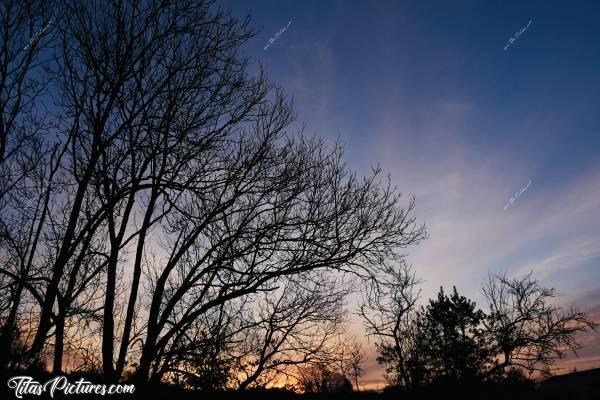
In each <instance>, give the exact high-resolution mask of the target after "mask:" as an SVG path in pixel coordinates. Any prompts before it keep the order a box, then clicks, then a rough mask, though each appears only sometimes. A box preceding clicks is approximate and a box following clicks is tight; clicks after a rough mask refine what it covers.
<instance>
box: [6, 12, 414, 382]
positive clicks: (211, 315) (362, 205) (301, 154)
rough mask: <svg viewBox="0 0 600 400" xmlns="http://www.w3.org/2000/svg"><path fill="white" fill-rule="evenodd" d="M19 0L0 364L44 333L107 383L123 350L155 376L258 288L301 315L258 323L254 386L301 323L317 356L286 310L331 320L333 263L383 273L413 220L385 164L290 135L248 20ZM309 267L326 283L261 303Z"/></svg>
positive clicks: (10, 56)
mask: <svg viewBox="0 0 600 400" xmlns="http://www.w3.org/2000/svg"><path fill="white" fill-rule="evenodd" d="M16 4H17V3H16V2H12V1H6V2H3V3H2V7H3V8H2V9H1V10H0V11H1V12H2V14H1V15H0V18H2V21H0V23H1V24H2V26H0V29H1V30H2V40H3V49H2V50H1V51H0V63H1V65H0V67H1V68H2V69H3V72H2V73H3V74H4V75H3V76H2V77H3V81H2V85H3V86H2V87H1V88H0V89H1V90H2V95H1V97H2V98H1V99H0V112H1V113H2V115H1V118H2V120H1V121H0V123H1V124H0V125H2V126H0V128H1V129H0V133H1V134H2V136H1V137H0V139H1V140H2V142H0V145H1V146H0V147H1V149H2V152H1V153H0V168H2V172H3V174H2V176H1V177H0V180H2V182H0V185H1V187H0V191H1V192H0V193H1V195H2V198H0V211H1V212H2V218H1V219H0V222H1V224H0V225H1V226H0V229H1V231H0V235H1V237H2V242H1V243H0V258H1V260H2V261H3V265H2V269H0V291H1V292H2V294H5V293H6V294H7V297H8V301H4V302H1V303H0V312H2V320H3V327H2V349H0V350H2V352H1V353H0V354H1V357H0V358H1V359H2V363H3V366H4V365H6V360H7V356H8V353H9V352H10V349H9V348H10V345H11V343H13V342H14V340H13V337H14V335H15V334H16V332H20V333H19V335H23V340H22V341H20V342H19V343H23V347H24V348H27V353H29V363H30V364H31V365H37V364H39V362H40V361H41V359H42V358H43V356H44V354H48V350H49V348H50V347H51V346H52V347H53V358H54V360H53V369H54V372H56V373H58V372H59V371H61V370H62V369H63V368H64V365H63V364H64V363H65V362H64V360H63V358H64V355H65V354H68V357H67V358H68V359H72V358H73V357H71V354H70V353H71V352H79V353H81V354H82V355H84V357H82V358H81V360H83V361H84V362H85V364H86V365H93V366H94V368H96V367H97V366H98V360H101V362H102V370H103V373H104V375H105V377H106V379H108V380H115V379H119V378H120V377H121V376H122V375H123V374H124V372H125V369H126V368H127V366H128V365H129V366H131V365H134V363H135V364H137V365H136V366H137V375H136V376H137V377H138V379H140V380H144V381H145V380H148V379H153V380H160V379H163V377H165V376H167V375H168V374H171V373H174V371H178V370H182V367H185V368H183V369H185V370H186V371H189V370H194V368H195V369H196V370H197V369H198V365H200V366H204V365H205V363H203V362H200V364H197V365H192V366H191V367H190V368H188V367H189V366H190V362H192V361H190V358H189V357H188V356H189V355H190V354H191V355H194V356H195V357H196V359H199V360H202V359H203V357H204V358H205V359H206V357H209V355H210V354H213V353H214V352H213V353H211V351H212V350H210V349H214V348H215V346H216V345H215V343H217V344H218V345H221V344H231V343H236V341H237V340H238V339H237V338H236V335H238V337H239V335H240V334H241V330H242V329H243V328H244V327H248V325H245V324H243V323H241V321H245V320H244V318H242V313H240V310H239V309H236V307H240V305H241V304H247V303H248V302H249V301H252V300H253V299H257V298H263V297H262V296H267V297H264V298H263V299H267V298H268V299H270V300H268V301H267V303H266V304H267V307H268V308H267V311H268V312H267V314H265V315H264V316H265V317H266V316H267V315H269V316H276V318H280V317H281V316H282V314H283V315H285V317H286V318H284V319H287V320H289V321H291V323H292V325H293V326H291V327H290V329H287V328H284V329H281V328H282V326H281V324H279V325H280V326H279V327H277V326H276V325H271V326H270V327H268V325H265V324H264V323H265V319H264V318H259V319H258V320H257V321H255V322H256V325H255V329H258V326H259V324H261V323H262V327H263V328H264V327H267V328H266V329H265V330H263V331H262V333H265V332H267V336H264V335H259V336H260V337H261V338H262V339H267V340H263V344H264V345H266V349H267V350H266V351H265V352H264V353H263V354H262V355H261V356H260V357H259V359H262V362H259V364H258V368H257V369H255V370H254V371H252V372H250V373H249V375H248V379H249V381H248V383H247V384H246V385H249V384H251V383H252V382H254V381H256V379H258V377H259V376H260V375H261V374H263V373H265V371H273V370H275V369H277V367H276V366H277V363H278V362H279V363H281V364H280V365H284V363H282V362H283V361H282V360H283V358H278V357H279V356H280V355H281V354H286V356H285V357H284V358H287V359H288V361H287V362H288V363H290V362H296V361H297V360H298V359H296V361H291V360H292V356H291V354H292V352H291V348H290V347H289V346H290V345H291V343H292V341H293V340H296V341H297V342H298V343H302V345H300V344H295V345H293V346H297V347H298V348H301V346H304V350H306V353H305V355H306V354H310V353H315V352H321V353H323V349H324V347H323V346H321V348H319V346H318V345H317V346H316V347H314V346H312V344H311V345H310V346H307V344H308V343H309V341H308V337H309V336H310V335H307V337H306V338H302V340H300V337H301V335H302V334H303V332H299V331H298V330H297V327H299V326H301V325H302V324H310V323H311V322H315V327H316V326H317V325H318V324H316V320H318V319H319V318H321V321H320V322H323V323H324V324H325V325H320V328H319V329H325V328H324V327H325V326H328V325H327V324H331V325H330V326H329V327H328V328H327V329H333V328H332V327H333V326H336V325H335V324H334V322H336V323H337V317H338V316H339V313H337V312H333V310H334V308H333V305H334V304H338V303H337V302H338V299H339V297H337V296H338V294H337V293H338V292H337V291H336V290H333V289H332V288H331V287H330V286H328V283H331V282H333V280H332V279H334V278H333V277H336V276H340V275H342V274H350V275H353V276H354V277H356V278H357V279H360V280H362V282H363V283H367V282H368V283H369V284H374V283H377V282H378V281H379V279H380V277H381V276H382V275H385V273H386V271H387V269H388V267H387V265H388V263H390V262H393V261H395V260H401V259H402V258H403V255H402V254H401V253H400V252H399V250H400V249H402V248H403V247H406V246H409V245H411V244H413V243H416V242H418V241H419V240H420V239H422V238H423V237H424V235H425V232H424V228H423V227H419V226H416V225H415V219H414V217H413V215H412V214H413V211H414V210H413V208H414V202H410V204H409V206H408V208H406V209H403V208H402V207H401V205H400V194H399V193H398V192H397V190H396V189H395V188H393V187H391V186H390V184H389V181H388V182H387V183H386V182H385V181H384V182H382V181H381V180H380V178H379V176H380V171H379V169H378V168H376V169H374V171H373V173H372V174H370V175H369V176H367V177H365V178H359V177H357V176H356V175H355V174H354V173H352V172H351V171H349V170H348V168H347V167H346V165H345V164H344V162H343V160H342V150H341V148H340V146H338V145H333V146H327V145H325V144H324V143H323V142H322V141H320V140H318V139H315V138H307V137H305V136H304V135H302V134H301V133H291V132H289V129H290V124H291V123H292V122H293V120H294V115H293V110H292V107H291V104H290V102H289V101H288V100H287V99H286V97H285V96H284V94H283V93H282V92H281V91H280V90H278V89H275V88H274V87H273V86H272V85H270V84H269V83H268V81H267V79H266V76H265V74H264V72H263V71H260V72H259V73H258V74H257V76H249V75H248V74H247V72H246V70H247V60H246V59H244V58H243V57H241V56H239V54H238V53H239V48H240V46H241V45H242V44H243V43H244V42H246V41H247V40H248V39H249V38H251V37H252V35H253V33H254V32H253V31H252V30H251V29H250V28H249V27H248V20H243V21H238V20H236V19H235V18H233V17H232V16H231V15H229V14H227V13H224V12H222V11H220V10H217V9H215V8H214V7H213V4H212V2H210V1H207V2H205V1H196V0H166V1H164V0H148V1H138V0H125V1H109V2H105V1H100V0H94V1H89V2H80V1H76V0H60V1H54V2H44V1H33V0H30V1H26V2H25V3H24V4H25V5H26V7H17V6H16ZM49 16H54V18H56V19H57V21H58V20H59V19H60V24H58V23H54V22H53V20H50V17H49ZM51 22H52V24H51ZM48 26H50V28H48ZM46 28H48V29H46ZM40 29H41V30H40ZM39 32H41V33H39ZM38 33H39V34H38ZM31 38H34V39H35V40H33V41H31V40H30V39H31ZM21 42H24V43H21ZM27 43H29V44H28V45H27ZM21 45H23V47H25V46H27V47H26V48H23V47H21ZM19 49H20V50H19ZM17 50H19V51H21V50H22V51H21V52H18V51H17ZM36 52H37V53H36ZM42 56H43V57H44V58H43V60H44V61H43V63H42V61H40V59H39V57H42ZM36 57H38V58H36ZM42 64H43V68H39V67H40V66H41V65H42ZM7 71H9V72H10V73H8V72H7ZM15 71H16V72H15ZM32 71H34V72H35V74H32ZM11 74H12V75H11ZM32 76H36V77H37V76H41V77H42V78H41V79H42V80H43V85H42V84H41V83H40V84H34V83H31V82H33V81H32V80H31V79H33V78H32ZM28 82H29V83H28ZM46 87H51V89H52V90H50V91H49V92H51V94H52V95H51V96H50V95H49V96H48V97H46V98H44V99H45V100H48V104H44V106H42V105H38V106H35V107H34V105H35V103H34V100H35V99H36V98H38V97H39V95H40V94H41V93H44V92H43V90H45V88H46ZM51 103H52V104H51ZM50 104H51V107H48V109H51V112H47V113H45V114H44V115H43V116H44V118H38V115H37V112H38V110H45V106H46V105H50ZM40 112H41V111H40ZM42 128H44V129H42ZM45 128H47V129H45ZM5 261H6V262H5ZM300 276H304V277H307V276H321V277H322V278H323V279H321V281H320V282H318V284H319V285H321V286H319V285H317V282H313V283H314V284H315V285H316V286H313V287H312V288H309V287H302V290H300V291H298V292H296V291H295V289H292V288H291V286H289V288H290V293H295V294H297V295H298V296H299V297H298V298H297V299H296V298H294V299H292V298H291V297H289V294H288V296H287V297H285V296H284V297H283V300H282V302H281V303H278V302H275V303H273V302H271V303H269V302H270V301H271V300H273V299H274V298H272V297H268V296H270V295H272V294H269V293H270V292H272V291H273V290H274V289H275V288H276V287H278V285H281V284H283V283H285V282H295V284H298V285H300V283H299V280H298V279H299V278H298V277H300ZM119 277H122V278H121V279H119ZM141 287H144V288H145V289H146V290H140V288H141ZM300 287H301V286H299V288H300ZM319 290H324V291H323V292H322V293H319V292H318V291H319ZM311 293H312V294H311ZM326 293H328V294H330V295H332V296H333V297H332V298H331V299H327V298H325V297H324V296H325V294H326ZM302 296H304V297H302ZM279 298H280V299H281V298H282V297H279ZM317 305H321V306H323V307H325V308H329V309H330V310H331V311H332V314H331V315H329V316H327V317H328V319H327V318H325V319H323V318H322V317H324V315H323V314H322V313H321V314H320V316H319V313H318V312H317V310H316V308H315V307H317ZM141 307H144V311H143V312H140V311H139V309H140V308H141ZM303 307H306V308H303ZM292 310H293V312H292ZM294 313H298V314H294ZM5 315H6V318H4V316H5ZM27 315H29V316H30V317H29V319H28V320H23V321H20V318H21V316H23V318H24V317H25V316H27ZM282 321H283V320H278V321H277V322H282ZM294 321H296V322H294ZM246 322H247V320H246ZM304 326H306V325H304ZM23 327H26V328H27V329H20V328H23ZM315 329H316V328H315ZM327 329H325V330H323V331H320V332H319V333H318V335H317V336H320V337H321V339H323V338H324V337H327V338H329V337H331V335H330V333H327ZM268 332H270V333H268ZM331 332H333V330H332V331H331ZM313 333H314V332H313ZM276 335H277V338H275V336H276ZM284 336H285V340H283V341H282V340H279V339H281V338H283V337H284ZM20 339H21V338H20ZM92 339H93V340H92ZM274 339H278V340H274ZM312 339H315V336H314V335H313V336H312V337H311V340H312ZM84 343H88V344H89V346H88V345H85V344H84ZM198 343H203V344H204V345H205V348H202V351H204V350H206V351H204V353H202V354H194V352H193V351H192V349H193V346H194V345H196V344H198ZM316 343H317V344H318V341H317V342H316ZM97 348H99V349H100V352H101V354H100V355H98V354H91V353H93V352H94V351H96V349H97ZM283 349H285V352H283V351H282V350H283ZM273 350H275V351H274V352H273ZM301 353H302V351H298V352H296V353H294V357H297V356H298V354H301ZM214 354H216V353H214ZM230 354H232V353H231V352H229V353H228V352H223V353H219V356H221V355H222V356H223V357H225V358H227V357H228V356H229V355H230ZM276 360H278V361H276ZM223 362H224V363H227V362H229V361H228V360H225V359H224V361H223ZM72 367H73V368H75V369H77V368H78V367H79V366H72ZM226 369H227V368H223V369H222V371H226ZM128 372H129V371H128ZM219 373H220V372H219V371H216V372H215V373H214V374H213V373H212V372H211V374H212V375H214V376H217V375H219ZM209 375H210V374H209ZM217 381H218V382H221V381H222V380H220V378H219V379H216V380H214V381H213V382H217ZM211 384H212V383H211Z"/></svg>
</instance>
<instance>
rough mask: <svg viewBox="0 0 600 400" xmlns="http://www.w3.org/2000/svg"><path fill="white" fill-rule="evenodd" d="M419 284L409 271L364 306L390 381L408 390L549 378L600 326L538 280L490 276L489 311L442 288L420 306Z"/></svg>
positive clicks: (403, 271) (378, 289)
mask: <svg viewBox="0 0 600 400" xmlns="http://www.w3.org/2000/svg"><path fill="white" fill-rule="evenodd" d="M418 284H419V281H418V280H417V279H416V278H415V276H414V273H413V272H412V271H411V269H410V268H409V267H406V266H404V267H403V268H401V269H400V270H399V271H398V273H397V274H396V276H395V277H394V278H393V279H391V280H389V281H388V282H386V283H384V284H382V285H380V286H376V287H375V288H376V290H373V291H371V292H369V293H368V294H367V296H366V297H365V301H364V302H363V304H362V305H361V307H360V314H361V316H362V317H363V320H364V322H365V325H366V328H367V330H368V332H369V333H370V334H371V335H373V336H374V337H375V340H376V346H377V348H378V350H379V357H378V361H379V362H380V363H382V364H384V365H385V366H386V371H387V378H388V380H389V382H390V383H391V384H392V385H395V386H400V387H402V388H404V389H408V390H415V389H419V388H423V387H425V386H427V385H431V384H461V385H472V384H476V383H478V382H486V381H492V382H498V381H503V380H507V379H508V380H510V379H515V377H517V376H523V377H527V376H531V375H532V374H534V373H541V374H542V375H549V374H550V373H551V372H552V371H553V370H554V369H553V366H554V363H555V362H556V361H557V360H558V359H560V358H562V357H563V356H564V354H565V353H566V352H568V351H573V352H575V351H577V350H578V349H580V348H581V346H580V344H579V342H578V341H577V335H578V334H579V333H582V332H587V331H589V330H594V329H595V328H596V326H597V324H596V323H595V322H594V321H592V320H591V319H590V318H589V317H588V316H587V315H586V314H585V313H584V312H582V311H579V310H577V309H576V308H574V307H571V308H568V309H564V308H562V307H559V306H557V305H555V304H554V303H553V297H554V296H555V291H554V289H547V288H544V287H543V286H541V285H540V284H539V282H538V281H536V280H535V279H534V278H532V275H531V274H528V275H525V276H523V277H520V278H509V277H507V276H506V274H500V275H492V276H490V277H489V280H488V282H487V283H486V284H485V285H484V287H483V290H482V292H483V295H484V297H485V299H486V300H487V303H488V304H487V309H486V310H481V309H478V308H477V305H476V304H475V302H473V301H471V300H469V299H467V298H466V297H464V296H461V295H459V294H458V292H457V290H456V287H454V288H453V291H452V293H451V294H450V295H447V294H446V293H445V292H444V290H443V288H440V291H439V293H438V295H437V298H435V299H430V300H429V303H428V304H427V305H426V306H425V307H423V306H421V307H419V306H417V301H418V298H419V295H420V291H419V290H418V289H417V286H418Z"/></svg>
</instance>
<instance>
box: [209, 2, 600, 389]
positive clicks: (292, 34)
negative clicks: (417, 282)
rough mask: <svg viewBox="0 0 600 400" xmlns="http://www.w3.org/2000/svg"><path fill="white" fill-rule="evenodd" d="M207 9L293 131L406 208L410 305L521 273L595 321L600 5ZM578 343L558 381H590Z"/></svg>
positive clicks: (599, 260) (372, 368) (593, 354)
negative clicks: (233, 22)
mask: <svg viewBox="0 0 600 400" xmlns="http://www.w3.org/2000/svg"><path fill="white" fill-rule="evenodd" d="M218 4H220V5H221V6H222V7H223V8H224V9H231V10H232V12H233V14H234V15H236V16H240V17H242V16H245V15H247V14H250V16H251V18H252V25H253V26H255V27H257V28H259V29H261V30H260V32H259V33H258V34H257V35H256V36H255V37H254V38H253V39H252V40H251V41H250V42H248V43H247V45H246V46H245V47H244V49H243V51H244V52H245V53H246V55H247V56H248V57H249V58H250V62H251V65H252V66H253V67H256V66H258V65H259V63H260V64H262V65H263V66H264V67H265V69H266V71H267V73H268V76H269V78H270V80H271V81H272V82H273V83H274V84H276V85H279V86H281V87H282V88H283V89H284V90H285V92H286V93H287V94H288V95H289V96H290V97H291V98H292V99H293V102H294V106H295V110H296V113H297V115H298V126H300V124H304V125H305V132H306V133H308V134H316V135H319V136H322V137H325V138H326V139H327V140H329V141H331V142H334V141H336V140H338V139H339V140H340V141H341V142H342V143H343V144H344V147H345V159H346V161H347V163H348V166H349V167H350V168H352V169H353V170H355V171H357V172H358V173H363V174H366V173H368V171H369V170H370V168H371V167H372V166H376V165H379V166H381V167H382V168H383V171H384V172H385V173H386V174H388V173H389V174H390V176H391V179H392V182H393V183H394V185H396V186H397V187H398V189H399V190H400V191H401V192H402V193H403V194H404V195H405V196H406V197H405V200H408V198H409V197H410V196H413V195H414V196H415V197H416V203H417V206H416V214H415V215H416V217H417V220H418V221H419V222H424V223H425V224H426V226H427V230H428V233H429V238H428V239H427V240H425V241H424V242H422V243H421V244H420V245H418V246H415V247H412V248H409V249H408V250H407V253H408V262H409V263H410V264H412V266H413V268H414V269H415V271H416V273H417V275H418V276H419V277H420V278H421V279H423V280H424V283H423V284H422V289H423V297H424V298H429V297H432V296H434V295H435V293H436V292H437V290H438V289H439V287H440V286H441V285H443V286H444V287H445V288H451V286H453V285H456V286H457V288H458V291H459V293H461V294H463V295H465V296H467V297H470V298H472V299H474V300H475V301H477V302H478V304H480V305H481V306H484V304H483V299H482V296H481V291H480V288H481V285H482V283H483V281H484V280H485V279H486V277H487V275H488V274H489V273H496V272H500V271H505V272H507V273H508V274H509V275H522V274H525V273H527V272H530V271H532V272H533V274H534V276H535V277H536V278H538V279H539V280H540V281H541V283H542V284H544V285H546V286H550V287H555V288H556V289H557V291H558V298H557V301H558V302H560V303H561V304H575V305H578V306H579V307H581V308H582V309H584V310H587V311H589V312H590V315H592V316H593V317H594V318H595V319H596V320H597V321H599V320H600V129H599V127H600V23H599V22H598V21H600V2H597V1H587V2H584V1H576V2H572V1H560V2H559V1H547V0H544V1H523V0H520V1H513V2H511V1H485V2H484V1H302V2H298V1H252V2H247V1H243V0H226V1H221V2H219V3H218ZM270 38H273V39H274V40H273V41H271V42H270V41H269V39H270ZM511 38H513V39H514V40H511ZM265 47H266V49H265ZM582 342H583V343H584V344H585V347H584V349H583V350H582V351H581V352H580V353H579V357H578V358H575V357H573V356H569V357H568V358H567V359H566V360H564V361H562V362H561V366H563V367H564V368H565V372H568V371H567V369H572V368H573V367H576V368H577V369H578V370H583V369H588V368H592V367H600V335H599V334H590V335H586V336H585V337H583V338H582ZM367 347H368V348H369V351H368V354H369V360H368V361H367V363H366V375H365V377H364V380H365V382H371V383H373V382H380V381H381V374H382V370H381V368H380V367H378V366H377V363H376V361H375V353H374V350H373V348H372V343H371V347H369V344H367Z"/></svg>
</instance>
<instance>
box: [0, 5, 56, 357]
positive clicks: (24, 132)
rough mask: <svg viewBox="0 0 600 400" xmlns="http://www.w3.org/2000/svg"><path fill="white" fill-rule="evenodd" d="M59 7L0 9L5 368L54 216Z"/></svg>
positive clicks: (0, 348)
mask: <svg viewBox="0 0 600 400" xmlns="http://www.w3.org/2000/svg"><path fill="white" fill-rule="evenodd" d="M53 3H54V2H52V1H43V0H41V1H39V0H25V1H11V0H7V1H3V2H2V3H1V4H0V213H1V216H2V218H0V264H2V268H1V269H0V274H1V277H0V282H1V284H0V286H1V287H0V296H1V297H3V299H6V303H5V304H3V306H4V307H3V308H2V312H3V314H2V318H1V320H2V325H1V326H0V367H1V368H4V367H6V366H7V362H8V359H9V356H10V354H9V353H10V346H11V343H12V342H13V341H15V340H16V341H17V342H19V343H21V342H22V338H19V337H15V334H18V332H20V329H19V324H20V323H19V315H20V309H21V308H22V306H23V304H24V303H28V302H30V301H32V302H34V303H35V302H36V301H39V300H40V293H39V284H40V279H41V277H40V276H39V275H37V274H36V271H35V262H34V260H35V253H36V250H37V248H38V243H39V242H40V240H41V232H42V229H41V228H42V226H43V225H44V221H45V220H46V217H47V213H48V200H49V199H48V195H49V192H50V190H51V186H52V185H51V183H50V182H52V177H53V176H54V174H55V172H56V171H55V169H54V168H53V167H52V165H55V161H56V158H57V157H58V158H59V157H60V155H58V152H57V148H56V147H53V146H52V145H49V144H48V143H47V142H46V140H47V138H46V137H45V136H46V135H45V131H46V130H47V129H48V127H49V123H48V121H47V118H46V117H47V115H46V114H47V113H46V112H45V111H44V109H43V107H42V106H40V104H43V101H40V99H43V98H44V95H45V93H46V89H47V83H48V82H47V81H48V80H47V77H45V76H44V74H43V73H42V71H43V69H44V68H45V67H46V65H47V63H48V56H47V54H46V51H47V48H48V46H49V44H50V39H49V38H50V37H51V36H52V33H53V32H51V30H49V29H48V27H49V26H50V25H51V23H52V18H53V13H54V4H53Z"/></svg>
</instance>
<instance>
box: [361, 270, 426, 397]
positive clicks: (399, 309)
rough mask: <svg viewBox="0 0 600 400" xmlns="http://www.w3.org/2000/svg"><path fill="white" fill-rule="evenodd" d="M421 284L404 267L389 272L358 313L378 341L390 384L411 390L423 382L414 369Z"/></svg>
mask: <svg viewBox="0 0 600 400" xmlns="http://www.w3.org/2000/svg"><path fill="white" fill-rule="evenodd" d="M419 283H420V281H419V280H418V279H417V278H416V276H415V274H414V272H413V271H412V269H411V268H410V267H409V266H408V265H406V264H401V265H400V267H399V268H398V269H390V270H389V274H388V277H387V278H386V280H384V281H383V282H381V283H380V284H379V285H374V286H372V288H371V290H370V291H368V292H367V293H366V296H365V298H364V301H363V303H362V304H361V306H360V309H359V315H360V316H361V317H362V320H363V322H364V324H365V328H366V330H367V333H368V334H369V335H372V336H373V337H374V338H375V341H376V342H375V344H376V346H377V350H378V352H379V358H378V360H379V362H380V363H383V364H385V365H386V372H387V374H388V380H389V381H390V382H391V383H394V384H398V383H399V384H401V385H403V386H405V387H409V388H410V387H412V386H413V385H414V384H417V383H419V380H420V378H419V377H418V376H414V372H415V371H416V369H415V368H414V366H413V365H412V364H414V362H415V361H416V360H417V359H418V354H419V351H420V349H419V346H420V345H421V343H420V342H419V337H418V335H417V332H416V324H417V321H416V313H417V311H418V310H417V301H418V300H419V297H420V293H421V291H420V290H417V285H418V284H419Z"/></svg>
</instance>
